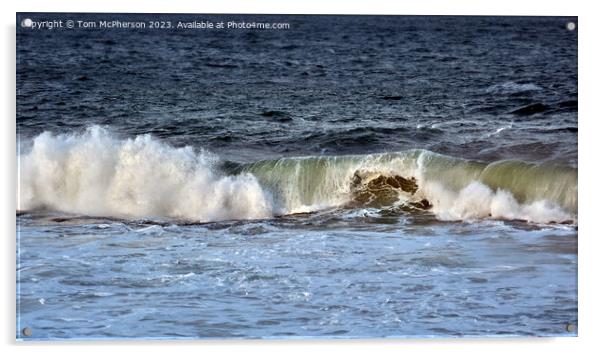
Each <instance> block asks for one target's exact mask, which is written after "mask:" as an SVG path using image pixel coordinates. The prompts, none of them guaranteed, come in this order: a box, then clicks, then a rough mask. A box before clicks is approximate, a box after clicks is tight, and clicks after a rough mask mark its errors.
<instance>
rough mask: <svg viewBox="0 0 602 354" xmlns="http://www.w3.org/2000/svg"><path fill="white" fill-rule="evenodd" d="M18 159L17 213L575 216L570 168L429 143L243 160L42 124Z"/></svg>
mask: <svg viewBox="0 0 602 354" xmlns="http://www.w3.org/2000/svg"><path fill="white" fill-rule="evenodd" d="M19 161H20V166H19V173H20V177H19V195H18V196H19V201H18V208H19V210H20V211H31V210H36V209H51V210H58V211H63V212H69V213H76V214H84V215H90V216H108V217H119V218H169V219H179V220H187V221H193V222H208V221H219V220H228V219H256V218H269V217H272V216H276V215H286V214H293V213H301V212H312V211H316V210H321V209H327V208H355V207H360V206H362V207H376V208H401V209H400V210H408V209H411V210H414V209H417V210H428V212H432V213H434V214H435V215H436V216H437V217H438V218H439V219H442V220H476V219H481V218H499V219H520V220H525V221H530V222H537V223H551V222H570V223H577V170H576V169H574V168H571V167H566V166H557V165H549V164H548V165H543V164H532V163H526V162H522V161H513V160H505V161H498V162H494V163H489V164H488V163H482V162H477V161H470V160H464V159H459V158H453V157H449V156H445V155H440V154H436V153H433V152H430V151H426V150H409V151H403V152H396V153H383V154H370V155H353V156H320V157H298V158H282V159H278V160H265V161H258V162H254V163H250V164H240V165H239V164H233V163H226V162H224V161H220V160H219V158H218V157H217V156H215V155H213V154H211V153H209V152H206V151H195V150H194V149H193V148H192V147H185V148H174V147H171V146H169V145H166V144H164V143H162V142H160V141H159V140H156V139H154V138H152V137H151V136H150V135H141V136H137V137H136V138H134V139H122V140H120V139H118V138H116V137H114V136H113V135H112V134H110V133H109V132H108V131H107V130H105V129H103V128H101V127H98V126H93V127H91V128H89V129H87V130H86V131H85V132H84V133H83V134H72V135H53V134H51V133H48V132H45V133H43V134H41V135H39V136H38V137H36V138H35V139H34V141H33V144H32V146H31V149H30V150H29V151H28V152H26V153H24V154H22V155H21V156H20V158H19Z"/></svg>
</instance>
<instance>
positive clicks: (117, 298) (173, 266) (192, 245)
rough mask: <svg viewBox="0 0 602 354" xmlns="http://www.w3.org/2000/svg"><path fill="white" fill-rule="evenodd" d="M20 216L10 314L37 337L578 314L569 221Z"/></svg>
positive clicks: (551, 322)
mask: <svg viewBox="0 0 602 354" xmlns="http://www.w3.org/2000/svg"><path fill="white" fill-rule="evenodd" d="M36 220H37V221H36ZM19 222H20V223H21V224H22V225H23V226H21V235H22V236H21V250H22V251H21V255H20V259H21V262H22V264H21V268H20V275H21V303H20V310H21V318H20V323H21V324H22V325H29V326H31V327H33V331H34V333H35V335H36V337H37V338H44V337H79V338H88V337H104V336H109V337H137V336H141V337H180V336H182V337H197V336H198V337H206V336H210V337H213V336H217V337H239V336H242V337H272V336H310V337H314V336H340V337H372V336H374V337H382V336H431V335H446V336H449V335H452V336H454V335H571V334H574V333H570V332H566V325H567V324H569V323H573V324H574V323H576V320H577V318H576V314H577V303H576V297H575V293H576V285H577V284H576V261H577V255H576V251H577V237H576V230H575V229H574V228H572V227H564V226H551V227H550V226H543V227H539V226H532V225H523V224H520V223H519V224H512V223H507V222H500V221H486V222H479V223H463V222H457V223H448V222H439V221H436V220H435V219H434V218H433V217H431V216H428V215H421V216H413V217H400V216H383V215H379V214H378V212H377V211H376V210H369V209H362V210H357V211H354V212H348V213H337V212H332V213H324V214H322V215H315V216H299V217H289V218H281V219H276V220H265V221H254V222H227V223H216V224H207V225H190V226H178V225H148V224H138V223H123V222H115V221H111V220H67V221H62V222H56V221H51V219H46V218H43V219H37V218H33V220H32V218H31V217H30V216H21V217H20V218H19Z"/></svg>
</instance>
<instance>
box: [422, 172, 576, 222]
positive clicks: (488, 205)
mask: <svg viewBox="0 0 602 354" xmlns="http://www.w3.org/2000/svg"><path fill="white" fill-rule="evenodd" d="M420 192H421V193H422V194H423V195H424V196H425V197H426V198H427V199H428V200H429V201H431V203H432V204H433V212H434V213H435V214H436V215H437V217H438V218H439V219H441V220H477V219H483V218H494V219H507V220H516V219H518V220H526V221H529V222H534V223H550V222H565V221H572V222H576V217H575V216H574V215H571V214H569V213H567V212H566V211H564V210H563V209H562V208H561V207H559V206H558V205H557V204H555V203H553V202H551V201H549V200H545V199H542V200H537V201H534V202H531V203H524V204H521V203H519V202H518V201H517V200H516V199H515V198H514V197H513V195H512V194H511V193H509V192H508V191H505V190H503V189H498V190H495V191H494V190H492V189H491V188H489V187H487V186H486V185H484V184H483V183H481V182H478V181H473V182H471V183H470V184H468V185H467V186H466V187H464V188H463V189H461V190H460V191H459V192H454V191H451V190H449V189H447V188H445V187H444V186H443V185H441V184H440V183H437V182H427V183H426V184H425V187H424V188H423V189H422V190H421V191H420Z"/></svg>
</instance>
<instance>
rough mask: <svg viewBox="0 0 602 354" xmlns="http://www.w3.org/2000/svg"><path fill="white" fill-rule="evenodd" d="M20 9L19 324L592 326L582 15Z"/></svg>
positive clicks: (204, 331)
mask: <svg viewBox="0 0 602 354" xmlns="http://www.w3.org/2000/svg"><path fill="white" fill-rule="evenodd" d="M26 19H29V20H31V22H29V21H26ZM16 20H17V22H16V23H17V71H16V72H17V80H16V83H17V118H16V121H17V132H16V133H17V145H18V146H17V148H18V193H17V205H18V209H17V235H16V237H17V250H16V251H17V314H16V315H17V333H16V336H17V338H19V339H27V340H30V339H34V340H47V339H123V338H188V339H196V338H380V337H458V336H468V337H474V336H488V337H489V336H495V337H497V336H576V335H577V328H578V319H577V308H578V307H577V239H578V237H577V234H578V210H577V204H578V203H577V202H578V198H577V194H578V189H577V173H578V170H577V163H578V155H577V133H578V124H577V122H578V120H577V107H578V103H577V102H578V97H577V96H578V93H577V32H578V29H577V28H572V27H571V26H570V25H568V24H569V23H572V24H574V25H575V27H576V26H577V18H570V17H462V16H457V17H454V16H301V15H295V16H292V15H245V16H243V15H190V14H58V13H54V14H41V13H19V14H17V19H16ZM47 21H50V22H47ZM58 21H61V25H60V26H59V25H58V24H57V23H58ZM68 21H73V22H70V23H71V24H74V28H69V27H68V26H67V23H68ZM103 21H108V23H109V27H107V26H103V25H102V23H103ZM180 22H181V23H182V26H179V23H180ZM208 22H210V23H212V24H213V25H214V26H215V25H216V24H218V23H224V24H225V26H226V27H227V26H228V24H229V23H234V25H233V27H232V28H215V27H214V28H199V26H200V25H201V23H208ZM32 23H33V25H32ZM266 23H267V24H268V25H269V26H270V27H277V28H264V27H265V26H264V25H262V24H266ZM140 24H143V25H144V26H142V25H140ZM29 25H32V26H29ZM141 26H142V27H143V28H131V27H141ZM262 26H263V27H262ZM50 27H53V28H52V29H50ZM151 27H153V28H151ZM157 27H158V28H157ZM184 27H192V28H184ZM569 27H570V29H569ZM25 328H27V329H28V330H27V331H23V330H24V329H25Z"/></svg>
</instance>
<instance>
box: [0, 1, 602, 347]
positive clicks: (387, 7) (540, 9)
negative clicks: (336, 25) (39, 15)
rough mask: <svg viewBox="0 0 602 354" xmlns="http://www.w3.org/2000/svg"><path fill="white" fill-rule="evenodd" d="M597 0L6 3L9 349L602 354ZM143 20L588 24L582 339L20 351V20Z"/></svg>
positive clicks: (582, 70) (5, 301) (583, 95)
mask: <svg viewBox="0 0 602 354" xmlns="http://www.w3.org/2000/svg"><path fill="white" fill-rule="evenodd" d="M594 3H595V2H593V1H577V0H572V1H569V0H565V1H557V0H552V1H525V0H503V1H496V2H493V1H475V0H472V1H471V0H447V1H444V0H437V1H427V0H419V1H415V0H410V1H403V2H402V1H397V2H394V1H386V0H369V1H366V0H364V1H362V0H346V1H329V2H327V0H297V1H295V2H293V1H289V2H284V1H270V0H253V1H251V0H214V1H212V2H209V1H199V0H196V1H194V0H169V1H156V2H151V1H144V2H143V1H134V0H104V1H102V2H97V3H91V2H85V1H79V2H73V1H66V0H54V1H42V0H35V1H31V0H30V1H20V2H18V3H11V4H6V3H5V2H3V4H2V12H1V15H0V16H1V17H2V31H3V35H2V39H3V51H2V53H3V54H2V56H1V57H2V66H1V68H2V71H3V75H2V78H3V84H2V85H1V90H2V93H1V94H0V97H1V98H2V106H1V107H2V108H3V112H4V114H3V115H2V117H1V122H2V130H1V132H2V138H3V139H2V143H1V145H0V146H1V147H2V153H1V154H0V155H1V158H2V162H1V165H0V166H2V167H3V169H2V170H3V173H2V179H3V181H2V182H3V183H2V189H1V191H2V194H1V195H2V200H3V203H2V214H1V215H2V226H3V230H4V232H3V233H2V235H1V236H0V237H2V252H3V257H2V265H3V275H4V276H3V278H2V279H3V282H2V286H3V288H2V291H1V294H2V295H1V296H2V302H1V304H2V306H1V307H0V309H1V311H2V312H1V313H2V316H1V319H2V320H1V327H0V328H1V330H0V333H1V335H2V336H3V341H2V344H3V346H4V347H5V348H3V349H4V350H7V351H8V352H17V351H18V352H27V353H28V352H41V351H43V352H45V353H80V352H81V351H82V350H85V351H87V352H88V351H89V352H90V353H104V352H105V351H106V350H107V349H111V350H112V349H113V348H115V349H124V350H132V349H134V347H136V349H138V348H137V347H140V349H142V350H144V351H146V352H148V353H164V352H165V351H166V350H168V348H171V347H172V346H175V347H176V348H174V350H177V352H178V354H180V353H188V352H198V351H199V350H201V351H207V350H209V351H218V350H219V351H223V350H225V351H240V350H244V351H245V352H247V351H249V352H251V353H280V352H282V351H283V350H286V352H292V353H304V352H307V351H314V350H338V349H342V350H345V351H348V352H351V353H354V352H355V353H360V352H364V351H366V350H378V351H379V352H385V353H387V352H399V351H400V350H403V351H408V352H416V351H420V352H427V353H436V352H437V353H438V352H444V353H453V352H460V353H480V354H481V353H504V354H507V353H508V352H524V351H541V352H546V353H574V352H581V351H582V350H589V349H593V348H595V347H600V346H599V344H598V336H599V335H598V333H597V330H598V329H599V328H600V325H599V319H600V315H601V313H600V301H602V296H601V295H602V294H601V292H600V288H601V286H600V281H599V279H600V275H599V270H600V269H602V267H601V262H600V258H602V256H601V255H600V254H599V253H600V252H602V250H601V247H600V245H601V242H600V240H601V238H602V234H601V233H600V232H597V231H598V230H597V227H596V226H597V225H596V221H598V219H600V216H598V215H599V214H600V211H599V210H600V207H599V206H598V205H599V204H600V202H601V201H602V198H601V195H600V187H599V185H598V183H600V182H601V181H602V178H601V177H602V176H601V175H600V168H599V166H600V165H601V159H600V157H599V155H600V152H599V151H601V150H602V147H601V146H600V144H599V143H598V142H599V141H600V140H602V139H601V137H600V134H602V131H601V130H600V129H599V128H600V121H601V120H602V109H601V108H600V106H599V105H598V104H597V103H598V102H599V101H600V100H601V99H600V97H599V95H600V93H599V88H598V87H599V86H600V84H602V78H601V76H600V69H599V67H600V65H601V64H600V63H602V57H601V55H600V45H599V44H598V43H600V38H602V37H601V36H600V26H601V24H600V22H599V17H600V13H599V12H597V11H595V10H596V8H595V6H594V5H593V4H594ZM17 11H19V12H143V13H164V12H168V13H265V14H269V13H281V14H335V13H336V14H406V15H417V14H422V15H454V14H456V15H556V16H579V21H578V26H579V28H578V31H579V187H580V190H581V193H580V196H579V197H580V204H579V207H580V208H579V337H578V338H558V339H537V338H535V339H453V340H449V339H434V340H428V339H425V340H413V339H411V340H320V341H315V340H297V341H282V340H269V341H255V340H239V341H178V342H173V341H150V342H140V341H128V342H112V341H103V342H67V343H62V342H56V343H42V342H37V343H31V342H30V343H16V342H15V340H14V335H15V249H14V247H15V209H16V200H15V197H16V158H15V156H16V152H15V12H17Z"/></svg>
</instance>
